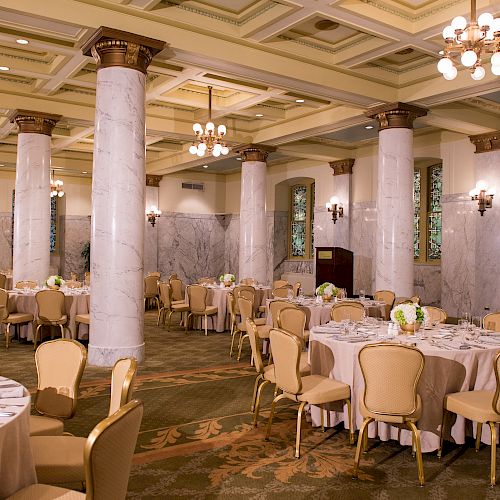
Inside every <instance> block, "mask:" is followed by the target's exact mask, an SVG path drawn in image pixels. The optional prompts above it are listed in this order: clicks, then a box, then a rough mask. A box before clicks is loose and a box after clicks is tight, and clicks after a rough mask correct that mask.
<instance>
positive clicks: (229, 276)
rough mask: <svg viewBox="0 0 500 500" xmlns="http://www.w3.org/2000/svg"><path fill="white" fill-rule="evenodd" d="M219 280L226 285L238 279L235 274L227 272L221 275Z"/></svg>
mask: <svg viewBox="0 0 500 500" xmlns="http://www.w3.org/2000/svg"><path fill="white" fill-rule="evenodd" d="M219 281H220V282H221V283H224V285H225V286H231V285H232V284H233V283H234V282H235V281H236V278H235V277H234V274H229V273H226V274H221V275H220V276H219Z"/></svg>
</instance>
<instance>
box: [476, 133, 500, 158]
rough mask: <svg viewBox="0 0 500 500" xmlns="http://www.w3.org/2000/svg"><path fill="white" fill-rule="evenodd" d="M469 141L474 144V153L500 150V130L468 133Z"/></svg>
mask: <svg viewBox="0 0 500 500" xmlns="http://www.w3.org/2000/svg"><path fill="white" fill-rule="evenodd" d="M469 139H470V142H472V144H474V146H476V151H474V152H475V153H489V152H491V151H500V130H497V131H496V132H487V133H486V134H478V135H469Z"/></svg>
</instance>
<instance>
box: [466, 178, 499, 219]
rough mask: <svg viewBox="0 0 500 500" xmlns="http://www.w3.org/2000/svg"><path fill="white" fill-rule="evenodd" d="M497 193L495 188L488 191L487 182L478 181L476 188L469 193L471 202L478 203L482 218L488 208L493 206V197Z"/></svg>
mask: <svg viewBox="0 0 500 500" xmlns="http://www.w3.org/2000/svg"><path fill="white" fill-rule="evenodd" d="M495 193H496V190H495V188H489V189H488V184H486V182H485V181H477V184H476V187H475V188H474V189H471V190H470V191H469V196H470V197H471V200H473V201H477V204H478V207H479V208H478V211H479V212H480V213H481V216H483V215H484V212H485V211H486V209H487V208H491V207H492V206H493V196H494V195H495Z"/></svg>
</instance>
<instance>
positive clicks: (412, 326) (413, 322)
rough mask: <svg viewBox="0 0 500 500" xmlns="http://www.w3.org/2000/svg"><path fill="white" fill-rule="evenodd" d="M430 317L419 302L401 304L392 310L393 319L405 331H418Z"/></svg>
mask: <svg viewBox="0 0 500 500" xmlns="http://www.w3.org/2000/svg"><path fill="white" fill-rule="evenodd" d="M428 319H429V318H428V314H427V311H426V310H425V309H424V308H423V307H420V306H419V305H418V304H408V303H406V304H399V305H398V306H396V307H395V308H394V309H393V310H392V311H391V320H392V321H394V322H395V323H398V325H399V327H400V328H401V330H402V331H403V332H405V333H413V332H416V331H417V330H418V329H419V328H420V325H421V324H422V323H425V322H426V321H428Z"/></svg>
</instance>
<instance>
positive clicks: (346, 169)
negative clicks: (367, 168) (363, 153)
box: [329, 158, 356, 176]
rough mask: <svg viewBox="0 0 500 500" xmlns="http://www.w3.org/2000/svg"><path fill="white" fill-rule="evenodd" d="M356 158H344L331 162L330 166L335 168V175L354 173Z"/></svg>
mask: <svg viewBox="0 0 500 500" xmlns="http://www.w3.org/2000/svg"><path fill="white" fill-rule="evenodd" d="M355 161H356V160H355V159H354V158H345V159H343V160H337V161H331V162H329V164H330V168H331V169H332V170H333V175H334V176H335V175H344V174H352V167H354V162H355Z"/></svg>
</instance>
